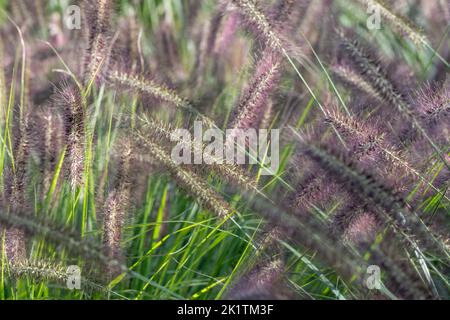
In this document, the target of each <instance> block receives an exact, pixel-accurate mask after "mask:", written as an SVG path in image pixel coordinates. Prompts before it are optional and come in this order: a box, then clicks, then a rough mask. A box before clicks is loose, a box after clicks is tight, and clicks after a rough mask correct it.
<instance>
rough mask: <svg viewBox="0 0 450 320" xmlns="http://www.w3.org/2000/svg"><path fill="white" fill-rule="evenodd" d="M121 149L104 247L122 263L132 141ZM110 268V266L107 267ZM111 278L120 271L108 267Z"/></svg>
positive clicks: (107, 211) (106, 214)
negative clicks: (123, 230)
mask: <svg viewBox="0 0 450 320" xmlns="http://www.w3.org/2000/svg"><path fill="white" fill-rule="evenodd" d="M119 147H120V149H121V151H120V153H121V157H120V164H119V169H118V174H117V178H116V180H117V182H116V187H115V189H114V190H113V191H112V192H111V193H110V194H109V196H108V198H107V199H106V202H105V205H104V212H103V245H104V251H105V255H106V256H107V257H109V258H110V259H111V260H117V261H120V260H122V258H123V254H122V248H121V246H122V229H123V226H124V222H125V218H126V216H127V210H128V209H129V204H130V195H131V194H130V193H131V181H130V166H131V163H130V160H131V154H132V152H133V148H132V143H131V140H129V139H127V138H124V140H123V141H121V143H119ZM107 267H108V266H107ZM107 273H108V275H109V276H111V277H113V276H117V275H118V273H120V269H117V266H116V268H115V270H114V269H111V268H110V267H108V270H107Z"/></svg>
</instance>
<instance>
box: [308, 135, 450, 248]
mask: <svg viewBox="0 0 450 320" xmlns="http://www.w3.org/2000/svg"><path fill="white" fill-rule="evenodd" d="M303 147H304V152H305V153H306V154H307V155H308V156H310V157H311V158H312V159H313V160H315V161H317V163H319V164H320V165H321V166H322V167H323V168H324V169H326V170H327V171H328V172H330V173H331V174H333V176H334V177H335V179H336V180H337V181H338V182H341V183H343V184H344V185H345V186H347V188H348V189H349V191H352V192H353V194H354V195H355V196H358V197H359V198H360V200H362V199H363V198H362V197H363V196H365V197H366V199H367V201H369V202H370V204H373V205H375V207H374V210H375V209H376V208H378V209H381V210H378V211H379V212H377V213H379V215H378V216H377V217H379V219H380V221H383V222H384V223H387V224H391V225H392V226H394V227H395V228H399V229H401V230H403V231H404V232H405V234H409V233H410V232H412V233H413V234H415V235H416V236H418V237H419V238H420V240H421V241H422V242H423V243H424V245H426V246H430V247H432V248H434V249H436V250H438V251H441V252H444V253H445V254H447V252H446V248H445V247H444V246H443V244H442V243H441V242H440V241H439V240H438V239H436V237H435V236H434V235H433V234H432V233H431V232H430V230H429V229H428V228H427V226H426V225H425V224H424V223H423V221H422V220H421V219H420V218H419V217H418V216H417V215H416V213H415V212H411V211H410V210H409V209H407V206H406V203H405V201H404V200H403V199H402V198H401V197H400V196H399V195H398V194H397V193H396V192H394V191H393V190H391V189H390V188H388V187H386V186H385V185H383V184H381V183H380V182H379V181H377V180H375V179H374V178H373V177H372V176H371V175H368V174H366V173H364V172H362V171H361V170H360V169H359V168H357V167H356V166H355V165H354V164H353V163H350V162H349V160H348V159H346V158H345V156H344V155H343V154H342V153H340V154H339V155H338V156H336V155H334V154H333V153H334V152H330V151H327V150H326V149H324V148H321V147H317V146H315V145H313V144H311V145H303Z"/></svg>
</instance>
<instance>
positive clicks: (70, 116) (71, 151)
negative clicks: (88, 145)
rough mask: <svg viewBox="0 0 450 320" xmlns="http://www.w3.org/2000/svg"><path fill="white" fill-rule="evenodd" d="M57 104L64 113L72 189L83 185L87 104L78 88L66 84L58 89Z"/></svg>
mask: <svg viewBox="0 0 450 320" xmlns="http://www.w3.org/2000/svg"><path fill="white" fill-rule="evenodd" d="M56 103H57V105H59V106H60V107H61V109H62V112H63V121H64V135H65V140H66V144H67V158H68V161H69V168H68V176H69V181H70V184H71V186H72V188H76V187H79V186H81V185H82V184H83V176H84V175H83V172H84V153H85V149H84V146H85V129H86V128H85V117H86V114H85V113H86V103H85V99H84V98H83V95H82V93H81V92H80V89H79V88H78V86H76V85H75V84H72V83H64V84H63V85H62V86H61V88H58V93H57V96H56Z"/></svg>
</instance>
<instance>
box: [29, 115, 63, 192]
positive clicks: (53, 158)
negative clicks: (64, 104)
mask: <svg viewBox="0 0 450 320" xmlns="http://www.w3.org/2000/svg"><path fill="white" fill-rule="evenodd" d="M37 116H38V117H37V123H38V127H36V128H35V136H36V137H38V139H39V141H36V144H37V146H38V152H39V158H40V164H41V173H42V176H43V182H42V194H43V195H44V196H45V195H46V193H47V192H48V191H49V189H50V184H51V182H52V179H53V174H54V170H55V169H56V165H57V162H58V158H59V157H60V156H61V152H62V150H63V145H64V143H63V139H64V125H63V120H62V118H61V116H60V113H59V112H56V110H52V108H45V109H43V110H41V111H40V112H39V113H38V115H37Z"/></svg>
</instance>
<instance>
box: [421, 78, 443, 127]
mask: <svg viewBox="0 0 450 320" xmlns="http://www.w3.org/2000/svg"><path fill="white" fill-rule="evenodd" d="M415 104H416V105H417V111H418V112H419V115H420V117H421V118H422V119H423V121H424V122H425V123H426V124H428V125H435V124H437V123H438V122H440V121H441V120H442V119H448V118H450V88H449V87H448V86H447V87H446V86H445V85H444V86H443V87H441V88H437V87H436V88H434V87H432V86H431V85H426V86H425V87H424V88H422V89H420V90H418V92H417V93H416V96H415Z"/></svg>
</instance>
